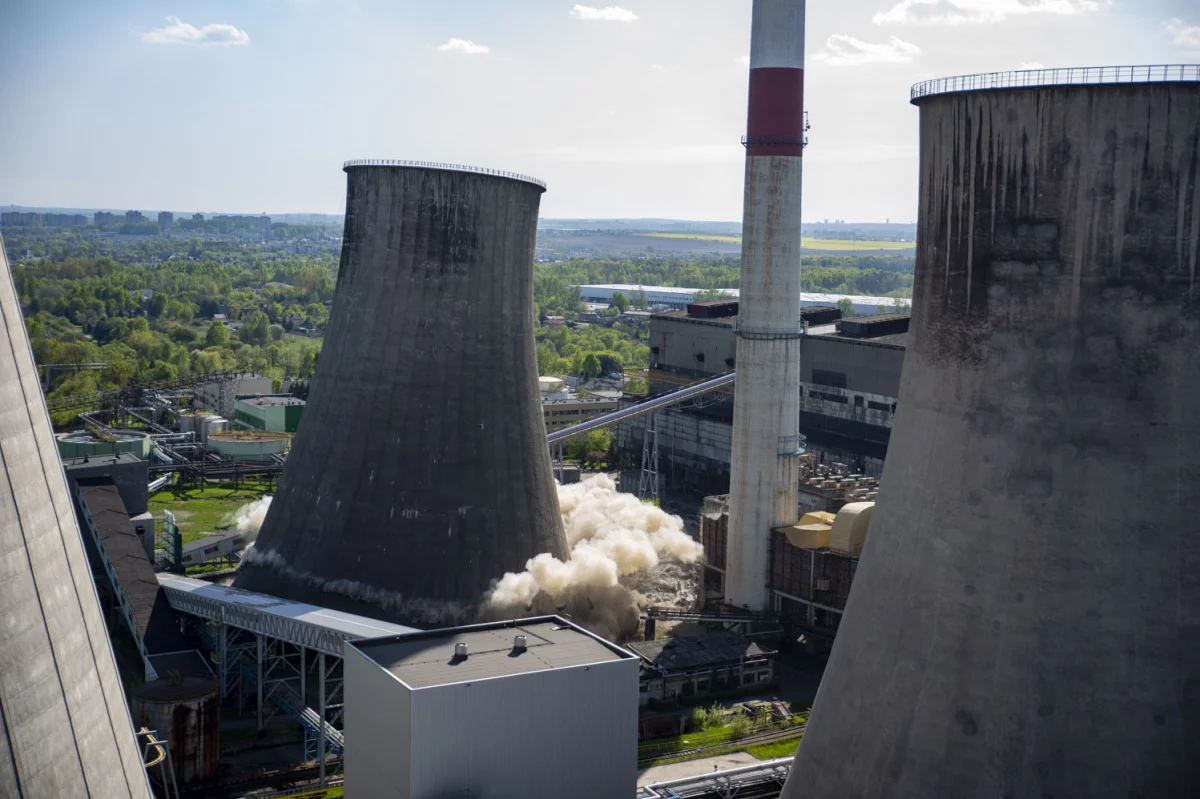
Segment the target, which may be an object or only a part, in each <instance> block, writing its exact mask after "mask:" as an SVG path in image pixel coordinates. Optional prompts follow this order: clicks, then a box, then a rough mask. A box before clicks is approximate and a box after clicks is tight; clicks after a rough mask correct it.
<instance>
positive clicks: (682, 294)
mask: <svg viewBox="0 0 1200 799" xmlns="http://www.w3.org/2000/svg"><path fill="white" fill-rule="evenodd" d="M574 288H578V289H579V299H580V300H582V301H583V302H595V303H603V304H604V305H608V304H609V303H610V302H611V301H612V296H613V294H617V293H620V294H624V295H625V297H626V298H630V297H632V296H633V295H634V294H638V293H639V292H640V293H642V294H645V295H646V304H647V305H649V306H650V307H652V308H659V307H665V308H672V309H675V310H683V309H684V308H687V307H688V306H689V305H691V304H692V302H693V300H694V299H695V297H696V295H697V294H699V293H701V292H709V291H719V292H721V293H722V294H724V295H726V296H727V297H728V298H729V299H734V300H736V299H738V298H739V297H740V296H741V291H740V290H739V289H688V288H678V287H675V286H637V285H634V284H632V283H602V284H601V283H597V284H593V285H584V286H575V287H574ZM798 295H799V297H800V305H801V306H802V307H808V306H810V305H837V304H838V302H840V301H841V300H849V301H850V302H852V303H854V310H855V312H856V313H864V314H875V313H892V312H894V311H895V310H896V309H897V308H899V307H902V306H907V305H908V302H909V301H908V300H903V299H897V298H895V297H865V296H862V295H858V294H824V293H820V292H808V291H803V292H798ZM639 296H640V295H639Z"/></svg>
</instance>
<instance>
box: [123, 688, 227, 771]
mask: <svg viewBox="0 0 1200 799" xmlns="http://www.w3.org/2000/svg"><path fill="white" fill-rule="evenodd" d="M133 717H134V719H136V721H137V724H138V726H139V727H145V728H147V729H150V730H155V731H157V733H158V736H157V737H158V738H159V740H162V739H164V738H165V739H166V740H167V742H168V744H169V748H170V750H171V765H172V767H173V768H174V769H175V778H176V779H177V780H178V781H179V782H181V783H184V784H186V783H189V782H195V781H201V782H203V781H207V780H210V779H212V778H213V777H214V776H216V773H217V766H218V765H219V760H220V756H221V699H220V692H219V690H218V686H217V683H216V681H215V680H209V679H204V678H202V677H176V678H174V679H172V678H171V677H167V678H164V679H158V680H152V681H150V682H148V683H146V684H144V685H142V686H141V687H140V688H138V689H137V690H136V691H135V692H134V694H133Z"/></svg>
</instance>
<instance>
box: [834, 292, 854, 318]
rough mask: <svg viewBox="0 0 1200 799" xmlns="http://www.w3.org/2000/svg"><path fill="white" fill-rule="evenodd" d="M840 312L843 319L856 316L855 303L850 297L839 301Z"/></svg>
mask: <svg viewBox="0 0 1200 799" xmlns="http://www.w3.org/2000/svg"><path fill="white" fill-rule="evenodd" d="M837 307H838V310H839V311H841V312H842V317H843V318H845V317H847V316H854V302H853V301H852V300H851V299H850V298H849V297H842V298H841V299H840V300H838V301H837Z"/></svg>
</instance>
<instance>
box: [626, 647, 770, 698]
mask: <svg viewBox="0 0 1200 799" xmlns="http://www.w3.org/2000/svg"><path fill="white" fill-rule="evenodd" d="M626 647H627V648H628V649H630V650H631V651H632V652H633V653H634V654H636V655H637V656H638V657H639V658H641V659H642V671H641V681H640V685H639V687H638V691H639V693H638V701H639V703H640V704H642V705H647V704H649V703H650V701H651V700H669V699H681V700H685V701H697V702H698V701H701V700H703V699H704V698H705V697H706V696H709V695H710V694H726V695H727V694H729V693H730V692H745V693H752V692H754V691H766V690H768V687H769V686H770V684H771V681H772V680H773V679H774V676H775V669H774V656H775V652H774V651H773V650H771V649H768V648H766V647H763V646H761V645H759V644H758V643H756V642H754V641H752V640H750V639H749V638H747V637H746V636H744V635H742V634H740V633H736V632H733V631H732V630H726V631H723V632H717V633H710V634H708V635H680V636H675V637H673V638H658V639H655V640H653V641H633V642H630V643H628V644H626Z"/></svg>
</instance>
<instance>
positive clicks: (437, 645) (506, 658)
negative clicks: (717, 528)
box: [350, 616, 633, 688]
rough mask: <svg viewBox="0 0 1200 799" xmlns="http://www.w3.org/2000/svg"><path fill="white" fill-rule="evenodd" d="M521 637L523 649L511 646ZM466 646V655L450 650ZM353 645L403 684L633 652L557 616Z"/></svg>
mask: <svg viewBox="0 0 1200 799" xmlns="http://www.w3.org/2000/svg"><path fill="white" fill-rule="evenodd" d="M518 635H524V636H525V647H526V648H525V650H524V651H519V650H518V649H517V648H516V646H515V645H514V639H515V638H516V636H518ZM456 644H466V647H467V654H466V657H461V656H459V655H457V654H456ZM350 646H353V647H354V648H355V649H357V650H358V651H360V652H361V653H362V654H364V655H366V656H367V657H368V658H370V659H371V660H373V661H374V662H375V663H376V664H377V665H379V666H380V667H382V668H385V669H387V670H388V671H390V672H391V673H392V674H394V675H395V676H396V677H397V678H398V679H399V680H400V681H401V682H403V683H404V684H405V685H407V686H408V687H409V688H431V687H434V686H439V685H451V684H454V683H463V682H471V681H473V680H484V679H488V678H491V677H507V676H512V675H515V674H529V673H532V672H538V671H549V670H551V669H564V668H571V667H574V666H589V665H594V664H598V663H606V662H610V661H615V660H622V659H626V658H632V657H633V655H632V654H630V653H629V652H626V651H625V650H623V649H621V648H620V647H618V646H616V645H615V644H610V643H608V642H607V641H605V640H604V639H602V638H599V637H597V636H595V635H592V634H591V633H589V632H587V631H586V630H584V629H582V628H581V627H577V626H575V625H573V624H571V623H570V622H568V621H565V620H563V619H561V618H559V617H557V616H543V617H540V618H534V619H523V620H521V621H505V622H496V623H492V624H478V625H472V626H469V627H451V628H448V629H444V630H431V631H429V632H423V633H412V634H408V635H398V636H391V637H388V638H377V639H374V640H369V641H355V642H354V643H353V644H350Z"/></svg>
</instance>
